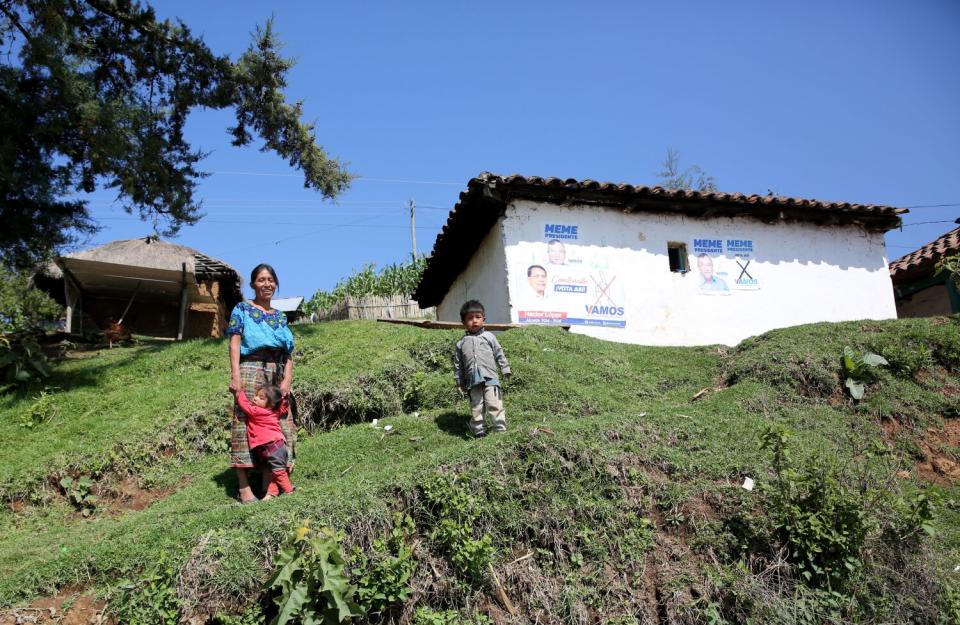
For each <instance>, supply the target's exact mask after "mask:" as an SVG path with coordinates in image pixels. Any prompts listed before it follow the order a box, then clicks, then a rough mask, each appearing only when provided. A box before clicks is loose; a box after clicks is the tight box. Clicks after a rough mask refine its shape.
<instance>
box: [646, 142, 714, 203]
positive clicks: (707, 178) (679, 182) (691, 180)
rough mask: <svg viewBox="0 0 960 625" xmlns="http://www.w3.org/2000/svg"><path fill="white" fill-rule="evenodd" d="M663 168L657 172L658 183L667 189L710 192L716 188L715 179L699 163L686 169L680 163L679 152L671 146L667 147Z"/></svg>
mask: <svg viewBox="0 0 960 625" xmlns="http://www.w3.org/2000/svg"><path fill="white" fill-rule="evenodd" d="M661 165H662V166H663V170H662V171H660V172H658V173H657V177H658V178H660V180H661V182H660V184H661V185H662V186H664V187H667V188H668V189H684V190H687V191H700V192H701V193H712V192H714V191H716V190H717V181H716V179H715V178H714V177H713V176H711V175H709V174H708V173H707V172H705V171H703V169H701V168H700V166H699V165H690V166H689V167H687V168H686V169H684V168H682V167H681V165H680V153H679V152H677V151H676V150H675V149H673V148H668V149H667V158H666V159H664V161H663V163H661Z"/></svg>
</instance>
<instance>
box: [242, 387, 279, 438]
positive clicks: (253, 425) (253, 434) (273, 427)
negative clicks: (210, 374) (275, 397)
mask: <svg viewBox="0 0 960 625" xmlns="http://www.w3.org/2000/svg"><path fill="white" fill-rule="evenodd" d="M237 403H239V404H240V409H241V410H243V412H244V413H246V415H247V444H248V445H249V446H250V449H253V448H255V447H259V446H260V445H266V444H267V443H272V442H274V441H283V440H286V439H284V437H283V430H281V429H280V417H281V416H282V415H285V414H286V413H287V400H286V399H284V400H283V401H281V402H280V407H279V408H277V409H275V410H271V409H270V408H261V407H260V406H254V405H253V404H251V403H250V400H249V399H247V394H246V393H244V392H243V391H240V392H239V393H237Z"/></svg>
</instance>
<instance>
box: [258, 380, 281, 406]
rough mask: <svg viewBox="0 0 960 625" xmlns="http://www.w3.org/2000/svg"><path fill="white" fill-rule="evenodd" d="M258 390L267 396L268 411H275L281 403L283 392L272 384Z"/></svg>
mask: <svg viewBox="0 0 960 625" xmlns="http://www.w3.org/2000/svg"><path fill="white" fill-rule="evenodd" d="M260 390H262V391H263V394H264V395H266V396H267V405H268V406H270V410H276V408H277V406H279V405H280V402H281V401H283V392H282V391H281V390H280V387H279V386H274V385H273V384H266V385H264V386H261V387H260Z"/></svg>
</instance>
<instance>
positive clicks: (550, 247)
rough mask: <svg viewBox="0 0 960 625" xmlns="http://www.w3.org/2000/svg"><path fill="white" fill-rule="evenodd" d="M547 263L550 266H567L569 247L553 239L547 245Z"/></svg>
mask: <svg viewBox="0 0 960 625" xmlns="http://www.w3.org/2000/svg"><path fill="white" fill-rule="evenodd" d="M547 263H548V264H550V265H566V264H567V246H566V245H564V244H563V241H558V240H557V239H553V240H552V241H550V242H549V243H547Z"/></svg>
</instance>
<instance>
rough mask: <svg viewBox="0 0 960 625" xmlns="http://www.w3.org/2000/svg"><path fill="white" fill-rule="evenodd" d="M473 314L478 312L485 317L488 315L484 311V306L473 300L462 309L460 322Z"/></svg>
mask: <svg viewBox="0 0 960 625" xmlns="http://www.w3.org/2000/svg"><path fill="white" fill-rule="evenodd" d="M472 312H478V313H480V314H481V315H483V316H486V315H487V313H486V311H484V310H483V304H481V303H480V302H478V301H477V300H475V299H472V300H469V301H468V302H466V303H465V304H464V305H463V306H461V307H460V321H463V320H464V319H466V318H467V314H468V313H472Z"/></svg>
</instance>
